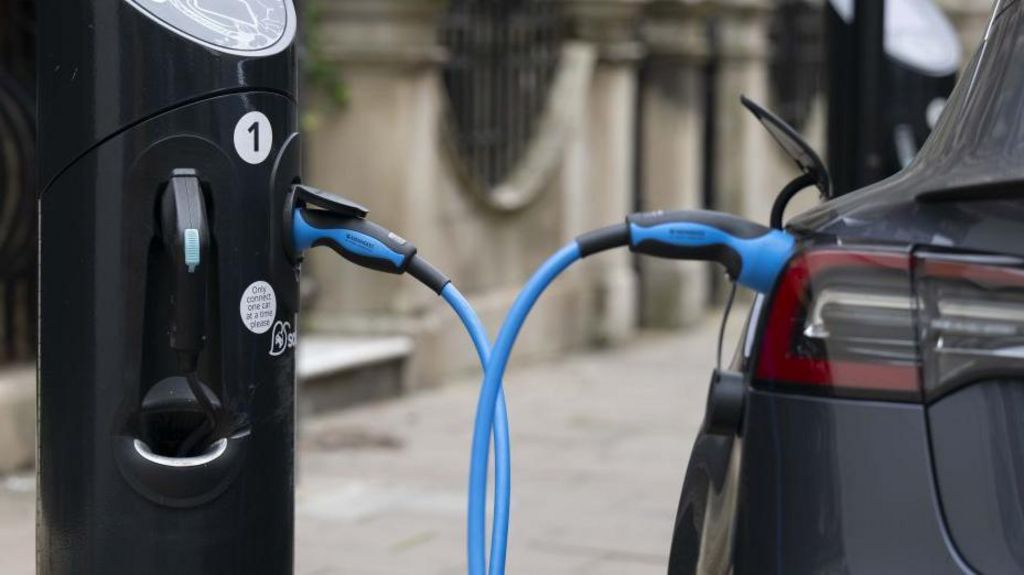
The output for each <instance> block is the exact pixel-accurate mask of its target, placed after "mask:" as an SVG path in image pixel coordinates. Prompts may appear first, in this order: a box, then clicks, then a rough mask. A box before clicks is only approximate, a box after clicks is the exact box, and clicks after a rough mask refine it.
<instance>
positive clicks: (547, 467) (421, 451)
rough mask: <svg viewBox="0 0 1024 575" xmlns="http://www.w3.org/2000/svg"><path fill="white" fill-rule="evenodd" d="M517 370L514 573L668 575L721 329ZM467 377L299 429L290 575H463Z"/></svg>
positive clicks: (17, 492) (9, 489)
mask: <svg viewBox="0 0 1024 575" xmlns="http://www.w3.org/2000/svg"><path fill="white" fill-rule="evenodd" d="M715 327H716V326H715V325H714V323H713V322H711V321H709V322H707V323H706V324H705V325H702V326H701V327H700V328H698V329H694V330H690V331H688V332H685V333H679V334H669V335H649V334H648V335H644V336H643V337H642V338H640V340H639V341H637V342H635V343H633V344H630V345H628V346H626V347H623V348H616V349H613V350H605V351H596V352H592V353H587V354H582V355H575V356H571V357H568V358H565V359H562V360H559V361H552V362H548V363H544V364H539V365H536V364H535V365H531V366H524V367H518V368H516V369H514V370H513V371H512V372H511V373H510V375H509V378H508V380H507V383H506V385H507V395H508V399H509V410H510V413H511V417H512V453H513V470H514V476H513V499H512V528H511V543H510V551H509V562H508V572H509V573H513V574H529V575H534V574H540V573H544V574H547V573H552V574H567V575H576V574H588V575H595V574H599V573H615V574H618V575H647V574H650V575H655V574H657V575H662V574H663V573H664V572H665V561H666V557H667V553H668V546H669V541H670V538H671V534H672V523H673V519H674V515H675V509H676V504H677V499H678V497H679V488H680V484H681V482H682V478H683V472H684V469H685V465H686V460H687V457H688V453H689V450H690V447H691V444H692V442H693V439H694V437H695V434H696V431H697V428H698V426H699V423H700V418H701V415H702V409H703V403H704V399H705V394H706V385H707V377H708V374H709V370H710V368H711V367H712V366H713V363H714V345H715V336H716V330H715ZM478 385H479V382H478V378H477V377H475V376H472V377H467V378H464V379H462V380H459V381H453V382H451V383H450V384H448V385H445V386H443V387H441V388H439V389H435V390H430V391H424V392H420V393H417V394H414V395H410V396H406V397H402V398H399V399H395V400H388V401H383V402H379V403H376V404H371V405H366V406H362V407H357V408H353V409H348V410H345V411H342V412H337V413H332V414H325V415H320V416H316V417H313V418H309V419H307V420H306V421H305V423H304V425H303V428H302V432H301V437H300V452H299V470H298V473H299V477H298V492H297V500H296V505H297V524H296V530H297V534H296V535H297V540H296V555H297V560H296V573H298V574H299V575H328V574H346V575H351V574H355V575H360V574H365V575H408V574H410V573H417V574H419V575H435V574H436V575H459V574H464V573H465V558H464V548H465V527H464V523H465V518H464V513H465V504H466V503H465V490H466V481H467V475H468V453H469V444H470V429H471V423H472V417H473V409H474V407H475V404H476V396H477V388H478ZM34 497H35V493H34V478H33V476H32V475H31V474H30V473H29V474H20V475H12V476H8V477H7V478H6V479H3V480H2V481H0V573H13V574H19V573H26V574H27V573H32V570H33V563H34V555H33V553H34V552H33V541H34V529H33V524H32V521H33V513H34V508H35V503H34Z"/></svg>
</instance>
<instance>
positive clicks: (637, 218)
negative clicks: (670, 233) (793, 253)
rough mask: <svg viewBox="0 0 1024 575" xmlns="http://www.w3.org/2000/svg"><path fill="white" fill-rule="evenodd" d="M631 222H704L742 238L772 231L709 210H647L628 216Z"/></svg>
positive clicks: (640, 224)
mask: <svg viewBox="0 0 1024 575" xmlns="http://www.w3.org/2000/svg"><path fill="white" fill-rule="evenodd" d="M627 221H628V222H629V223H630V224H634V225H637V226H640V227H642V228H650V227H654V226H657V225H661V224H674V223H679V222H686V223H689V224H703V225H705V226H709V227H712V228H718V229H720V230H722V231H724V232H726V233H728V234H729V235H732V236H736V237H737V238H740V239H745V240H749V239H753V238H759V237H761V236H763V235H765V234H767V233H768V232H770V231H771V229H770V228H766V227H764V226H762V225H761V224H756V223H754V222H752V221H750V220H747V219H744V218H741V217H739V216H734V215H732V214H723V213H721V212H713V211H708V210H680V211H675V212H645V213H641V214H632V215H631V216H629V217H628V218H627Z"/></svg>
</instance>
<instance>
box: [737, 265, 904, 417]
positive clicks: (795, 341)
mask: <svg viewBox="0 0 1024 575" xmlns="http://www.w3.org/2000/svg"><path fill="white" fill-rule="evenodd" d="M910 262H911V256H910V254H909V253H906V252H885V251H854V250H845V249H823V250H815V251H809V252H805V253H802V254H800V255H798V256H796V257H795V258H794V259H793V260H792V261H791V262H790V264H789V267H788V269H787V270H786V272H785V273H784V275H783V276H782V278H781V279H780V280H779V284H778V286H777V287H776V289H775V294H774V295H773V297H772V300H771V303H770V307H769V310H768V312H767V317H766V319H765V321H766V323H765V324H764V325H765V329H764V330H763V332H762V334H761V345H760V352H759V354H758V358H757V368H756V371H755V375H756V380H757V383H758V384H759V385H765V386H771V387H776V388H784V389H785V388H788V389H796V390H803V391H807V392H812V393H822V394H828V395H843V396H860V397H863V396H871V397H881V398H889V399H904V400H913V399H917V398H919V397H920V393H921V386H920V385H919V382H918V381H919V380H918V365H919V364H918V361H917V355H918V354H917V344H916V340H917V338H916V333H915V325H914V315H915V309H914V303H913V297H912V284H911V278H910V269H911V266H910Z"/></svg>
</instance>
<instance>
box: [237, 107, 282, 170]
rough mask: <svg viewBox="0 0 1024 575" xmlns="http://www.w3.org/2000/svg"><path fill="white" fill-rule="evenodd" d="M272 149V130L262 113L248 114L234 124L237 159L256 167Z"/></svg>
mask: <svg viewBox="0 0 1024 575" xmlns="http://www.w3.org/2000/svg"><path fill="white" fill-rule="evenodd" d="M272 147H274V128H273V127H271V125H270V120H269V119H267V116H266V114H264V113H263V112H249V113H248V114H246V115H244V116H242V119H241V120H239V121H238V123H237V124H235V151H236V152H238V157H240V158H242V159H243V160H245V161H246V162H248V163H250V164H253V165H256V164H260V163H263V161H264V160H266V159H267V158H268V157H269V156H270V148H272Z"/></svg>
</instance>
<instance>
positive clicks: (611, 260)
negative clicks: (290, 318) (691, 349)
mask: <svg viewBox="0 0 1024 575" xmlns="http://www.w3.org/2000/svg"><path fill="white" fill-rule="evenodd" d="M939 4H940V5H941V6H942V7H943V8H944V9H945V10H946V11H947V14H949V15H950V17H951V18H952V20H953V21H954V24H955V25H956V27H957V29H958V31H959V32H960V34H961V37H962V39H963V43H964V47H965V53H966V54H968V55H969V54H972V53H973V51H974V48H975V46H976V44H977V42H978V41H979V39H980V38H981V36H982V33H983V31H984V27H985V25H986V23H987V18H988V13H989V10H990V8H991V2H989V1H988V0H942V1H940V2H939ZM310 6H315V19H314V20H313V22H311V25H312V26H315V27H316V33H315V38H316V46H313V47H311V48H310V49H309V50H308V52H315V54H316V58H318V59H320V60H322V61H321V62H318V66H327V67H329V68H330V69H333V70H336V71H337V72H338V73H339V74H340V78H341V80H342V82H343V83H344V86H345V94H346V96H345V100H346V101H345V102H344V104H341V105H338V104H337V103H335V102H333V100H335V99H336V98H332V97H329V96H327V95H325V94H324V92H323V90H318V89H317V88H316V87H315V86H311V87H310V88H309V89H308V90H307V91H306V93H307V97H308V102H307V109H308V110H310V113H309V115H308V116H307V131H306V135H305V141H304V149H305V161H306V177H307V178H308V181H309V182H310V183H313V184H315V185H320V186H322V187H325V188H330V189H333V190H335V191H337V192H339V193H341V194H343V195H346V196H348V197H350V198H352V199H354V200H357V201H359V202H361V203H364V204H365V205H367V206H368V207H370V208H371V210H372V211H373V212H374V217H375V218H376V219H378V220H380V221H382V222H383V223H384V224H385V225H388V226H390V227H391V228H393V229H395V230H399V231H401V232H402V233H404V234H405V235H407V236H408V237H409V238H411V239H413V241H415V242H416V243H417V245H418V246H419V248H420V251H421V253H422V254H423V255H424V256H425V257H427V258H428V259H430V260H431V261H433V262H434V263H435V264H437V265H438V266H439V267H440V268H442V269H444V270H446V271H447V272H448V273H449V274H450V276H451V277H452V278H453V280H455V281H456V283H457V284H458V285H459V286H460V288H461V289H462V290H463V291H464V292H465V293H467V295H468V296H469V297H470V299H471V300H472V301H473V302H474V303H475V305H476V306H477V308H478V310H479V311H480V313H481V315H482V316H483V317H484V319H485V321H486V322H487V324H488V325H489V327H490V328H491V330H492V331H496V330H497V328H498V326H499V322H500V320H501V318H502V317H503V315H504V313H505V311H506V310H507V309H508V308H509V306H510V305H511V303H512V301H513V299H514V297H515V295H516V293H517V291H518V289H519V287H520V286H521V285H522V284H523V282H524V281H525V280H526V279H527V278H528V277H529V275H530V274H531V273H532V271H533V270H534V269H535V268H536V267H537V266H538V265H539V264H540V263H541V262H542V261H543V260H544V258H545V257H546V256H547V255H549V254H551V253H552V252H553V251H555V250H556V249H557V248H558V247H559V246H561V245H562V244H564V243H565V242H567V241H569V240H571V239H572V238H573V237H574V236H576V235H577V234H579V233H581V232H584V231H586V230H589V229H591V228H594V227H597V226H603V225H607V224H610V223H614V222H618V221H621V218H622V217H623V215H624V214H626V213H628V212H630V211H634V210H636V209H681V208H702V207H713V208H716V209H723V210H727V211H730V212H734V213H738V214H742V215H745V216H747V217H750V218H752V219H755V220H757V221H761V222H765V221H767V216H768V213H769V211H770V207H771V203H772V200H773V199H774V196H775V193H776V192H777V191H778V190H779V189H780V188H781V186H782V185H784V184H785V183H786V182H787V181H788V180H789V179H791V178H792V177H793V176H794V173H793V169H792V167H791V166H790V164H789V163H788V161H787V160H786V158H785V157H783V156H782V154H781V152H779V151H778V150H777V149H776V148H775V146H774V144H773V143H772V141H771V140H770V139H769V137H768V136H767V135H766V134H765V133H763V131H762V128H761V127H760V125H759V124H758V123H757V122H756V121H754V120H753V118H751V117H749V116H748V115H747V114H746V113H745V112H744V111H743V110H742V109H741V107H740V106H739V95H740V94H745V95H747V96H748V97H751V98H752V99H754V100H756V101H759V102H762V103H764V104H766V105H767V106H768V107H770V108H772V109H777V110H781V111H782V112H783V114H784V115H785V116H787V118H788V119H791V120H793V121H794V122H797V124H798V128H799V129H801V131H802V132H803V133H804V134H805V135H806V136H808V138H809V139H810V140H811V141H812V143H814V144H815V145H816V146H818V147H819V149H822V145H821V144H822V142H823V141H824V137H823V135H824V125H823V124H824V113H823V109H822V108H823V105H824V103H823V99H822V96H821V94H822V91H821V89H820V88H821V81H820V75H821V72H820V67H821V56H820V54H821V48H820V45H819V46H818V47H817V48H814V42H818V43H819V44H820V42H821V39H820V38H817V39H816V38H815V30H814V27H813V25H811V26H809V25H808V24H807V23H808V22H820V21H821V17H820V10H821V4H820V2H804V1H784V2H780V1H772V0H533V1H527V0H517V1H515V2H488V1H486V0H481V1H474V0H453V1H452V2H441V1H438V0H314V4H311V5H310ZM815 18H816V20H815ZM797 36H799V40H800V41H801V42H804V43H805V44H806V45H809V46H810V47H809V48H806V49H802V50H801V49H799V48H800V46H802V45H804V44H795V45H796V46H797V48H798V50H796V51H794V50H793V49H792V46H793V45H794V43H795V41H796V40H795V38H796V37H797ZM787 41H788V44H787ZM787 46H789V48H790V49H789V50H788V51H787ZM815 50H817V52H816V51H815ZM816 75H817V76H816ZM822 151H823V150H822ZM806 195H807V196H808V197H807V198H804V201H808V200H811V201H813V199H814V198H811V197H810V196H813V194H806ZM805 205H806V204H805ZM795 209H798V208H794V210H795ZM304 272H305V273H306V278H307V280H309V281H308V284H309V285H310V286H312V289H311V291H310V293H309V297H308V300H307V301H308V304H307V305H306V312H305V315H304V325H303V329H304V330H305V331H306V332H307V333H308V332H310V331H313V332H320V333H360V334H366V333H371V334H378V335H381V336H385V335H391V336H393V335H395V334H401V335H404V336H407V337H409V338H411V340H412V342H413V345H412V346H411V349H412V350H414V351H413V355H412V357H411V363H410V367H411V369H408V370H406V371H407V372H408V373H410V374H411V373H414V374H416V375H415V377H411V378H407V380H406V381H405V383H404V385H410V386H419V385H429V384H431V383H433V382H436V381H438V380H439V379H440V378H442V377H443V376H446V375H451V374H453V373H458V372H460V371H462V370H466V369H470V368H472V367H473V366H474V363H475V358H474V356H473V355H472V353H471V348H470V346H468V345H467V341H466V339H465V335H464V334H463V332H462V328H461V327H460V326H459V325H458V324H457V323H456V320H455V319H454V318H451V317H450V313H449V312H448V311H447V310H446V309H445V308H444V307H443V305H442V303H441V302H439V301H438V300H437V298H436V296H434V295H433V294H431V293H430V292H429V291H427V290H425V289H424V288H422V287H421V286H419V285H416V284H415V283H414V282H412V281H410V280H409V279H407V278H400V277H386V276H381V275H379V274H372V273H368V272H365V271H362V270H359V269H356V268H354V267H352V266H348V265H344V264H340V263H339V262H338V261H337V260H336V258H335V257H334V256H333V255H332V254H320V253H313V254H312V255H311V257H310V258H308V260H307V264H306V266H305V270H304ZM713 273H714V272H713V271H712V270H710V269H709V268H708V267H707V266H705V265H703V264H696V263H679V262H667V261H656V260H650V259H643V260H639V261H635V260H634V259H633V258H631V257H630V255H629V254H628V253H626V252H624V251H619V252H614V253H608V254H602V255H600V256H598V257H595V258H593V261H587V262H585V263H583V264H581V265H579V266H577V269H573V270H571V271H570V272H569V273H568V274H567V275H566V276H565V277H564V278H563V279H561V280H560V281H559V282H558V283H557V284H556V285H555V286H554V287H553V288H552V290H551V293H549V294H548V295H547V296H546V297H545V298H544V299H542V300H541V303H540V304H539V306H538V309H537V310H536V312H535V313H534V315H533V317H532V318H531V321H530V323H529V324H528V325H527V328H526V330H525V331H524V333H523V335H522V336H521V344H520V346H519V348H518V349H517V357H518V358H520V359H522V358H538V357H550V356H553V355H555V354H558V353H562V352H565V351H567V350H571V349H579V348H582V347H585V346H593V345H614V344H615V343H617V342H620V341H622V340H624V339H625V338H627V337H629V336H630V335H631V334H632V333H633V332H634V331H635V330H637V329H638V328H639V327H641V326H650V327H660V328H671V327H679V326H685V325H687V324H689V323H692V322H695V321H698V320H699V319H700V318H701V316H702V315H703V313H704V312H705V310H706V308H707V305H708V302H709V300H710V298H711V295H712V291H713V290H712V287H711V286H712V279H711V278H712V275H711V274H713Z"/></svg>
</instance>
